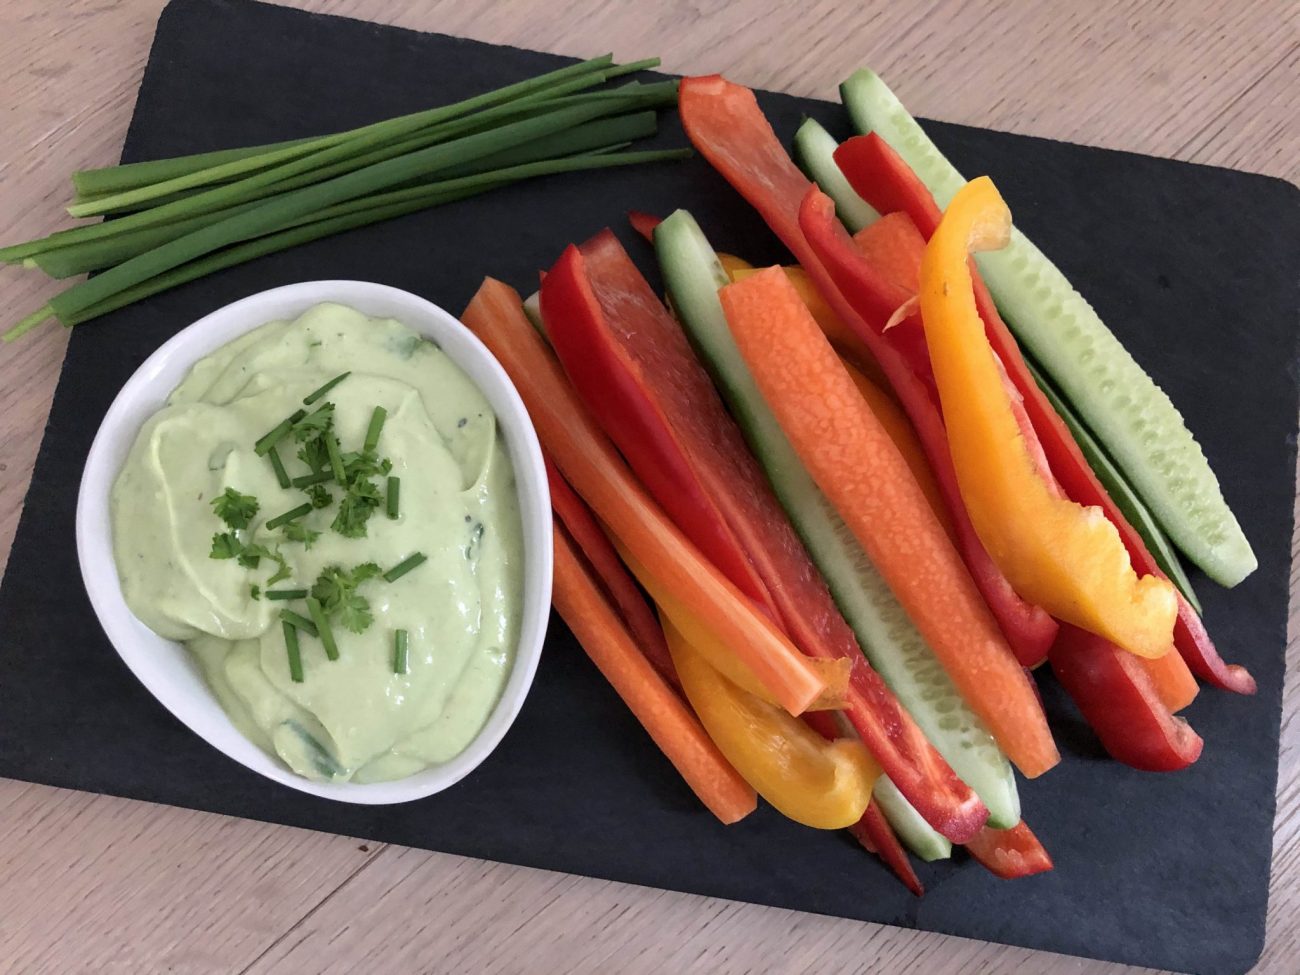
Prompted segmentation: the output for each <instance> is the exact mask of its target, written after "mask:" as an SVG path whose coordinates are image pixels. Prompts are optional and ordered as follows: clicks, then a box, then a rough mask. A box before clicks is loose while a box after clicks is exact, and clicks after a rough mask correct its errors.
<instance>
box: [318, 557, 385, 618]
mask: <svg viewBox="0 0 1300 975" xmlns="http://www.w3.org/2000/svg"><path fill="white" fill-rule="evenodd" d="M380 575H383V570H382V569H381V568H379V566H378V565H376V564H375V563H374V562H362V563H361V564H360V565H358V566H356V567H355V568H353V569H352V570H351V571H349V570H347V569H344V568H343V567H342V566H341V565H330V566H326V567H325V569H324V570H323V571H322V572H321V574H320V575H319V576H318V577H317V579H316V582H315V584H314V585H313V586H312V587H311V595H312V598H313V599H315V600H316V601H317V602H319V603H320V607H321V610H322V611H323V612H324V614H325V616H326V617H327V618H328V619H331V620H333V619H335V618H337V619H338V621H339V623H341V624H342V625H343V626H344V627H346V628H347V629H349V630H351V631H352V632H353V633H364V632H365V631H366V629H367V628H368V627H369V626H370V624H371V623H373V622H374V621H375V617H374V614H373V613H371V612H370V600H368V599H366V597H365V596H362V595H361V594H360V593H359V592H357V589H358V588H359V587H360V586H361V584H362V583H363V582H365V581H366V580H368V579H374V578H377V577H378V576H380Z"/></svg>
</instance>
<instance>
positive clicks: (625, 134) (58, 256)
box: [24, 86, 658, 278]
mask: <svg viewBox="0 0 1300 975" xmlns="http://www.w3.org/2000/svg"><path fill="white" fill-rule="evenodd" d="M647 87H650V86H647ZM657 127H658V123H657V117H656V115H655V113H654V112H653V111H643V112H636V113H634V114H631V115H620V116H616V117H614V118H602V119H597V120H595V121H593V122H587V123H584V124H582V125H579V126H576V127H575V128H572V129H568V130H566V131H563V132H556V133H553V134H552V135H549V136H543V137H542V138H540V139H537V140H535V141H533V142H531V143H527V144H525V145H521V146H516V147H514V148H512V149H507V150H504V151H502V152H498V153H494V154H493V155H492V156H490V157H485V158H483V159H481V160H475V161H473V162H468V163H465V164H463V165H460V166H452V167H450V168H448V169H446V170H443V172H442V173H441V174H440V175H443V176H445V177H447V178H451V177H454V176H462V175H465V176H472V175H475V174H478V173H483V172H489V171H491V170H493V169H498V168H504V167H508V166H515V165H522V164H524V163H527V162H539V161H543V160H547V159H554V158H556V157H562V156H568V155H574V154H581V153H584V152H590V151H594V150H596V149H600V148H603V147H605V146H609V145H619V144H620V143H627V142H630V141H632V140H635V139H640V138H644V137H646V136H651V135H654V133H655V131H656V129H657ZM421 185H425V184H421ZM273 188H274V187H273ZM257 205H258V201H250V202H248V203H243V204H239V205H237V206H234V207H229V208H227V209H225V210H219V211H216V212H214V213H201V214H197V215H195V216H192V217H188V218H186V219H182V220H177V221H174V222H170V223H163V224H160V225H158V226H154V227H142V228H140V229H138V230H128V231H126V232H123V233H119V234H117V235H115V236H111V237H104V238H101V239H98V240H89V241H85V242H82V243H73V244H69V245H66V246H62V247H55V248H54V249H52V250H47V251H45V252H43V253H40V254H37V255H35V256H34V257H29V258H27V259H26V260H25V261H24V263H26V264H29V265H31V266H35V267H39V268H40V269H41V270H42V271H44V272H45V273H46V274H48V275H50V276H51V277H54V278H68V277H72V276H74V275H77V274H84V273H86V272H88V271H98V270H100V269H102V268H106V267H112V266H113V265H114V264H119V263H121V262H122V261H125V260H127V259H128V258H131V257H135V256H136V255H137V254H143V253H144V252H145V251H148V250H152V249H153V248H155V247H160V246H162V245H163V244H166V243H168V242H169V241H172V240H175V239H176V238H178V237H183V236H184V235H185V234H187V233H189V232H190V231H192V230H197V229H199V228H201V227H206V226H208V225H209V224H213V223H216V222H217V221H219V220H221V219H224V218H226V217H229V216H236V215H238V214H240V213H244V212H246V211H248V210H250V209H252V208H253V207H255V206H257ZM116 223H120V221H113V222H111V223H108V224H100V225H96V226H107V227H112V226H114V225H115V224H116Z"/></svg>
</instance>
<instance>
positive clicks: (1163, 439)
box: [840, 69, 1258, 587]
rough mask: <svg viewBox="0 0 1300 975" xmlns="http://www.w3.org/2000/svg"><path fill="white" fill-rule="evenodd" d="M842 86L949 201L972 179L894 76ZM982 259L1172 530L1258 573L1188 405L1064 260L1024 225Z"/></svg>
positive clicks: (1203, 555) (1221, 575)
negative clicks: (1120, 334)
mask: <svg viewBox="0 0 1300 975" xmlns="http://www.w3.org/2000/svg"><path fill="white" fill-rule="evenodd" d="M840 94H841V97H842V99H843V101H844V105H845V107H846V108H847V109H848V111H849V114H850V116H851V117H852V119H853V124H854V125H855V127H856V128H857V129H858V130H859V131H861V132H868V131H873V130H874V131H875V132H877V133H879V135H880V136H881V137H882V138H883V139H884V140H885V141H886V142H888V143H889V145H890V146H891V147H893V149H894V150H895V151H896V152H898V154H899V155H900V156H902V157H903V159H904V160H905V161H906V162H907V163H908V165H910V166H911V167H912V169H913V170H914V171H915V172H916V174H917V175H918V176H919V177H920V178H921V180H922V181H923V182H924V183H925V185H926V186H927V187H929V189H930V192H931V193H933V194H934V197H935V200H936V202H937V203H938V204H939V205H940V206H941V207H947V205H948V203H949V202H950V201H951V200H952V197H953V196H954V195H955V194H956V192H957V190H959V189H960V188H961V187H962V185H963V184H964V182H965V181H964V179H963V177H962V175H961V174H960V173H959V172H957V170H956V169H955V168H954V167H953V165H952V164H951V163H950V162H948V160H947V159H946V158H945V157H944V156H943V154H942V153H941V152H939V150H938V148H937V147H936V146H935V145H934V143H933V142H932V141H931V140H930V137H929V136H927V135H926V134H925V132H924V130H922V128H921V126H920V125H919V124H918V123H917V121H916V120H915V119H914V118H912V116H911V115H910V114H909V113H908V111H907V109H906V108H904V107H903V105H902V103H901V102H900V101H899V100H898V98H897V96H895V95H894V93H893V92H892V91H890V89H889V87H888V86H887V85H886V84H885V83H884V81H882V80H881V79H880V78H879V77H878V76H877V75H875V74H874V73H873V72H871V71H867V70H865V69H864V70H861V71H858V72H856V73H855V74H854V75H852V76H851V77H850V78H849V79H848V80H847V81H845V82H844V83H843V84H842V85H840ZM976 261H977V263H978V264H979V267H980V271H981V272H982V274H983V276H984V281H985V283H986V284H987V285H988V287H989V290H990V291H991V292H992V294H993V297H994V299H995V301H996V302H997V305H998V309H999V311H1001V312H1002V314H1003V317H1005V319H1006V321H1007V324H1008V325H1010V326H1011V328H1012V329H1013V330H1014V331H1015V333H1016V337H1017V338H1018V339H1019V340H1020V341H1021V342H1022V343H1024V345H1025V347H1026V348H1027V350H1028V351H1029V353H1030V354H1031V355H1032V356H1033V357H1034V358H1035V359H1036V360H1037V361H1038V362H1040V363H1041V364H1042V365H1043V367H1044V368H1045V369H1046V371H1047V373H1048V374H1049V375H1050V376H1051V378H1052V380H1053V381H1054V382H1055V383H1056V384H1057V386H1058V388H1059V390H1060V391H1061V393H1062V394H1063V395H1064V396H1065V398H1066V399H1067V400H1068V401H1069V402H1070V404H1071V405H1072V406H1073V407H1074V408H1075V410H1077V411H1078V413H1079V414H1080V415H1081V416H1082V418H1083V420H1084V422H1085V423H1086V424H1087V426H1088V427H1089V428H1090V429H1091V430H1092V431H1093V433H1094V434H1096V435H1097V437H1098V439H1099V440H1100V441H1101V442H1102V443H1103V445H1104V446H1105V448H1106V449H1107V451H1108V452H1109V454H1110V456H1111V457H1112V458H1113V459H1114V461H1115V463H1116V466H1117V467H1118V468H1119V469H1120V470H1121V471H1122V472H1123V473H1124V475H1125V477H1126V478H1127V480H1128V483H1129V484H1130V485H1131V486H1132V487H1133V489H1134V490H1135V492H1136V493H1137V494H1138V496H1139V497H1140V498H1141V499H1142V500H1143V502H1144V503H1145V504H1146V506H1147V507H1148V508H1149V509H1150V511H1151V512H1152V514H1153V515H1154V516H1155V518H1156V519H1157V521H1158V523H1159V524H1160V526H1161V527H1162V528H1163V529H1164V530H1165V532H1166V533H1167V534H1168V536H1169V537H1170V538H1171V539H1172V541H1173V542H1174V543H1175V544H1176V545H1177V546H1178V547H1179V548H1180V549H1181V550H1182V551H1183V552H1184V553H1185V554H1186V555H1187V556H1188V557H1189V558H1190V559H1191V560H1192V561H1193V562H1195V563H1196V564H1197V565H1199V566H1200V567H1201V568H1202V569H1204V570H1205V572H1206V574H1207V575H1208V576H1210V578H1212V579H1214V580H1215V581H1216V582H1219V583H1221V584H1222V585H1225V586H1229V587H1231V586H1235V585H1236V584H1237V583H1239V582H1240V581H1241V580H1242V579H1244V578H1245V577H1246V576H1248V575H1250V573H1251V572H1253V571H1254V570H1255V568H1256V567H1257V565H1258V562H1257V560H1256V558H1255V553H1254V552H1253V551H1252V550H1251V547H1250V542H1249V541H1247V539H1246V536H1245V534H1244V533H1243V532H1242V530H1241V526H1240V524H1238V522H1237V519H1236V517H1235V516H1234V515H1233V513H1232V510H1231V509H1230V508H1229V507H1228V504H1227V502H1226V501H1225V500H1224V497H1223V492H1222V489H1221V488H1220V486H1219V482H1218V479H1217V478H1216V477H1215V475H1214V472H1213V471H1212V470H1211V469H1210V466H1209V463H1208V462H1207V461H1206V458H1205V454H1204V452H1203V451H1202V450H1201V447H1200V445H1199V444H1198V443H1197V442H1196V439H1195V438H1194V437H1193V436H1192V434H1191V432H1190V431H1189V430H1188V429H1187V425H1186V423H1185V422H1184V420H1183V417H1182V415H1181V414H1180V413H1179V412H1178V410H1177V408H1176V407H1175V406H1174V404H1173V403H1172V402H1171V401H1170V399H1169V397H1168V395H1167V394H1166V393H1165V392H1164V391H1163V390H1162V389H1161V388H1160V387H1159V386H1158V385H1156V383H1155V381H1154V380H1152V379H1151V377H1150V376H1149V375H1147V373H1146V372H1145V371H1144V370H1143V369H1142V367H1141V366H1140V365H1138V363H1137V362H1136V360H1134V359H1133V357H1132V355H1130V354H1129V352H1128V350H1127V349H1125V348H1124V346H1123V345H1122V344H1121V343H1120V341H1119V340H1118V339H1117V338H1115V336H1114V334H1113V333H1112V332H1111V331H1110V330H1109V329H1108V328H1107V327H1106V325H1105V323H1104V322H1102V320H1101V318H1100V317H1099V316H1098V315H1097V313H1096V311H1094V310H1093V308H1092V306H1091V305H1090V304H1088V302H1087V300H1085V299H1084V298H1083V296H1082V295H1080V294H1079V292H1078V291H1076V290H1075V288H1074V287H1073V286H1072V285H1071V284H1070V282H1069V281H1068V280H1067V279H1066V277H1065V275H1064V274H1063V273H1062V272H1061V270H1060V269H1059V268H1058V267H1057V266H1056V265H1055V264H1053V263H1052V262H1051V260H1049V259H1048V258H1047V256H1046V255H1044V254H1043V252H1042V251H1040V250H1039V249H1038V248H1037V247H1036V246H1035V245H1034V243H1033V242H1032V241H1030V240H1029V238H1027V237H1026V236H1025V235H1024V234H1022V233H1021V232H1020V231H1019V230H1018V229H1016V228H1015V227H1014V226H1013V227H1012V229H1011V240H1010V242H1009V243H1008V244H1007V246H1006V247H1004V248H1002V249H1001V250H998V251H986V252H984V253H981V254H978V255H976ZM1157 455H1158V456H1157Z"/></svg>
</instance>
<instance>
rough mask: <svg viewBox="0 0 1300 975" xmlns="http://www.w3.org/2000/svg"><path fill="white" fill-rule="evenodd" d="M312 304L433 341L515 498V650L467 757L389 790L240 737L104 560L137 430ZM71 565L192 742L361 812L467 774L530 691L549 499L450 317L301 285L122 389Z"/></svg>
mask: <svg viewBox="0 0 1300 975" xmlns="http://www.w3.org/2000/svg"><path fill="white" fill-rule="evenodd" d="M322 301H335V302H339V303H340V304H344V305H350V306H351V307H353V308H356V309H357V310H358V311H361V312H363V313H365V314H367V315H370V316H374V317H386V318H395V319H397V320H398V321H400V322H402V323H404V324H405V325H407V326H408V327H410V328H412V329H414V330H415V331H417V332H419V333H420V334H421V335H425V336H428V337H429V338H431V339H433V340H435V341H436V342H437V343H438V344H439V345H440V346H441V347H442V350H443V351H444V352H446V353H447V355H448V356H450V357H451V358H452V360H453V361H455V363H456V364H457V365H459V366H460V367H461V368H462V369H463V370H465V372H466V374H467V375H468V376H469V377H470V378H471V379H472V380H474V382H475V384H477V386H478V387H479V389H481V390H482V391H483V393H484V395H486V396H487V398H488V402H490V403H491V404H492V409H493V410H494V411H495V412H496V415H497V419H498V420H499V422H500V424H501V428H502V431H503V432H504V434H505V439H506V444H507V446H508V449H509V451H510V459H511V461H512V462H513V464H514V468H515V475H516V481H517V483H518V486H519V487H518V489H519V503H520V514H521V517H522V521H523V532H524V599H523V619H522V620H521V627H520V638H519V646H518V648H517V649H516V652H515V662H514V667H513V669H512V670H511V672H510V676H509V678H508V679H507V681H506V685H505V689H504V691H503V692H502V695H501V700H500V701H499V702H498V703H497V706H496V708H495V709H494V710H493V711H492V714H491V715H490V716H489V718H488V720H487V723H486V724H485V725H484V727H483V730H482V731H481V732H479V735H478V737H477V738H475V739H474V741H473V742H471V743H470V745H469V747H468V748H466V749H465V750H464V751H463V752H461V753H460V754H459V755H457V756H456V757H455V758H453V759H452V760H451V761H449V762H446V763H445V764H442V765H438V766H434V767H432V768H428V769H425V770H424V771H423V772H419V773H417V774H415V775H412V776H409V777H407V778H404V779H399V780H397V781H394V782H377V783H373V784H368V785H360V784H354V783H337V784H327V783H321V782H312V781H309V780H308V779H304V778H301V777H300V776H297V775H295V774H294V773H292V772H290V771H289V769H288V768H287V767H286V766H284V765H282V764H281V763H280V762H279V761H277V760H276V759H274V758H272V757H271V756H269V755H267V754H266V753H265V752H263V751H262V750H261V749H260V748H258V747H257V746H256V745H254V744H253V743H252V742H250V741H249V740H248V739H247V738H245V737H244V736H243V735H241V734H240V733H239V732H238V731H237V730H236V729H235V726H234V725H233V724H231V722H230V720H229V719H228V718H227V717H226V714H225V712H224V711H222V709H221V707H220V705H219V704H218V703H217V700H216V698H215V697H214V696H213V695H212V692H211V691H209V690H208V687H207V685H206V684H205V683H204V681H203V676H202V674H201V673H200V671H199V668H198V667H197V666H196V665H195V663H194V661H193V660H192V659H191V656H190V654H189V652H188V651H187V650H186V649H185V647H184V646H182V645H181V644H179V643H176V642H174V641H172V640H165V639H163V638H162V637H160V636H158V635H157V634H156V633H154V632H153V631H152V630H150V629H149V628H148V627H146V626H145V625H144V624H143V623H141V622H140V621H139V620H138V619H136V618H135V616H133V615H132V614H131V611H130V610H129V609H128V608H127V606H126V601H125V599H123V597H122V588H121V585H120V583H119V580H118V575H117V568H116V566H115V564H114V562H113V543H112V526H111V524H110V520H109V492H110V491H111V489H112V486H113V482H114V481H115V480H116V478H117V474H118V471H119V470H121V467H122V464H123V462H124V461H125V459H126V455H127V452H128V451H129V450H130V447H131V444H132V442H133V441H134V440H135V437H136V433H137V431H139V429H140V426H141V425H142V424H143V423H144V421H145V420H146V419H148V418H149V417H150V416H151V415H152V414H153V413H154V412H156V411H157V410H158V409H159V408H161V407H162V406H163V405H164V403H165V402H166V400H167V397H168V395H169V394H170V393H171V391H172V390H173V389H175V388H176V386H177V385H178V384H179V383H180V381H181V380H182V379H183V378H184V377H185V374H186V373H187V372H189V370H190V367H191V366H192V365H193V364H194V363H195V362H197V361H198V360H199V359H202V358H203V357H204V356H206V355H208V354H210V353H212V352H214V351H215V350H216V349H218V348H220V347H221V346H223V345H225V344H226V343H227V342H229V341H231V340H232V339H234V338H236V337H237V336H239V335H242V334H244V333H245V332H248V331H250V330H252V329H254V328H257V327H258V326H259V325H262V324H265V323H266V322H270V321H274V320H276V319H292V318H296V317H297V316H298V315H300V314H302V313H303V312H304V311H306V310H307V309H308V308H311V307H312V306H313V305H316V304H319V303H320V302H322ZM77 556H78V558H79V560H80V562H81V576H82V579H83V581H84V582H85V585H86V592H87V593H88V594H89V595H90V603H91V605H92V606H93V607H94V609H95V614H96V615H97V616H98V617H99V622H100V624H101V625H102V626H103V627H104V632H105V633H107V634H108V638H109V640H110V641H111V642H112V644H113V646H114V647H115V648H116V650H117V652H118V654H119V655H120V656H121V657H122V660H123V661H124V662H125V663H126V665H127V666H128V667H129V668H131V672H132V673H134V674H135V676H136V677H138V678H139V679H140V682H141V683H142V684H144V686H145V687H147V688H148V689H149V691H150V693H152V694H153V696H154V697H156V698H157V699H158V700H159V701H160V702H161V703H162V705H163V706H164V707H165V708H167V710H169V711H171V713H172V714H174V715H176V717H178V718H179V719H180V720H181V721H183V722H184V723H185V724H186V725H188V726H189V727H190V730H192V731H193V732H194V733H195V734H197V735H199V736H200V737H202V738H203V739H204V740H205V741H207V743H208V744H210V745H212V746H213V747H214V748H217V749H219V750H221V751H222V752H224V753H225V754H226V755H228V756H229V757H230V758H233V759H234V760H235V761H237V762H239V763H240V764H241V765H245V766H247V767H248V768H250V769H252V770H253V771H255V772H259V773H261V774H262V775H264V776H266V777H267V778H268V779H273V780H274V781H276V782H279V783H281V784H283V785H287V786H289V787H290V788H293V789H297V790H299V791H300V792H308V793H311V794H312V795H316V796H323V797H325V798H327V799H338V800H341V801H343V802H356V803H368V804H380V803H394V802H407V801H409V800H412V799H420V798H423V797H425V796H430V795H433V794H434V793H435V792H441V791H442V790H443V789H446V788H447V787H448V786H450V785H452V784H453V783H455V782H457V781H459V780H460V779H461V778H463V777H464V776H466V775H468V774H469V773H470V772H471V771H473V770H474V768H475V767H477V766H478V765H479V764H480V763H481V762H482V761H483V760H484V759H485V758H487V756H488V755H489V754H490V753H491V752H492V749H494V748H495V747H496V746H497V744H498V743H499V742H500V741H501V739H502V737H503V736H504V735H505V733H506V731H507V730H508V729H509V727H510V725H511V723H512V722H513V721H514V719H515V716H516V715H517V714H518V713H519V709H520V707H521V706H522V705H523V702H524V697H525V696H526V695H527V694H528V689H529V688H530V687H531V686H532V683H533V675H534V674H535V673H536V671H537V662H538V659H539V658H540V656H541V651H542V640H543V638H544V637H545V636H546V623H547V620H548V619H549V616H550V605H551V557H552V550H551V500H550V492H549V491H548V490H547V486H546V471H545V468H544V467H543V465H542V452H541V447H540V446H539V445H538V443H537V434H536V432H535V431H534V429H533V425H532V422H531V421H530V420H529V418H528V413H527V411H526V410H525V409H524V404H523V402H522V401H521V400H520V398H519V394H518V393H517V392H516V391H515V387H514V385H513V384H512V383H511V382H510V379H509V378H508V377H507V376H506V373H505V370H504V369H502V368H501V366H500V364H499V363H498V362H497V361H496V359H494V358H493V357H492V354H491V353H490V352H488V350H487V348H486V347H485V346H484V345H483V344H482V343H481V342H480V341H479V340H478V339H477V338H475V337H474V335H473V334H471V333H470V331H469V330H468V329H467V328H465V326H464V325H462V324H461V323H460V322H459V321H457V320H456V318H454V317H453V316H452V315H449V314H448V313H447V312H445V311H443V310H442V309H441V308H439V307H438V306H437V305H434V304H431V303H430V302H427V301H425V300H424V299H423V298H419V297H417V296H415V295H413V294H410V293H409V292H406V291H401V290H399V289H397V288H390V287H387V286H385V285H381V284H371V283H369V282H366V281H307V282H304V283H302V284H292V285H288V286H287V287H283V288H273V289H272V290H270V291H263V292H262V293H261V294H256V295H252V296H251V297H248V298H244V299H243V300H242V301H236V302H235V303H234V304H231V305H227V306H226V307H224V308H220V309H218V310H217V311H214V312H213V313H212V314H210V315H208V316H206V317H205V318H201V319H200V320H199V321H197V322H195V323H194V324H193V325H190V326H189V327H188V328H186V329H184V330H182V331H181V332H179V333H177V334H176V335H175V336H174V337H173V338H172V339H171V340H170V341H168V342H167V343H166V344H165V345H163V346H162V348H160V349H159V350H158V351H157V352H155V353H154V354H153V355H151V356H150V357H149V358H148V359H147V360H145V362H144V364H143V365H142V366H140V368H139V369H137V370H136V371H135V374H134V375H133V376H132V377H131V378H130V379H129V380H127V383H126V385H125V386H123V387H122V390H121V392H119V393H118V394H117V398H116V399H114V400H113V405H112V406H111V407H109V410H108V414H107V415H106V416H105V417H104V422H103V423H102V424H101V425H100V427H99V432H98V433H97V434H96V435H95V442H94V444H92V445H91V448H90V456H89V457H88V458H87V459H86V469H85V472H84V473H83V474H82V477H81V489H80V493H79V495H78V497H77Z"/></svg>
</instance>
